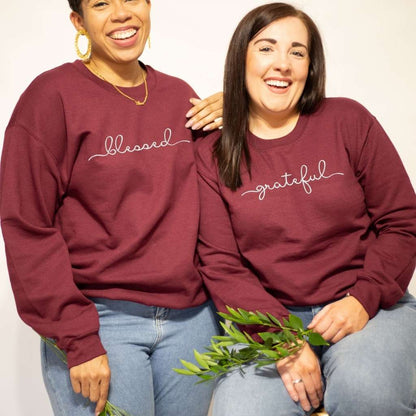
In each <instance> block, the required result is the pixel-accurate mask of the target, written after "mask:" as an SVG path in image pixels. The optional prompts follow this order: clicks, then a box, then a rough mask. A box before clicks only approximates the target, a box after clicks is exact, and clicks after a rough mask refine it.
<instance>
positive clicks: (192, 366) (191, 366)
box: [180, 360, 201, 373]
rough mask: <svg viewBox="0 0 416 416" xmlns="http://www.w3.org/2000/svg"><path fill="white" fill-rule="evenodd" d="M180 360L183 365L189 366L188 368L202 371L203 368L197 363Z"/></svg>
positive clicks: (197, 371)
mask: <svg viewBox="0 0 416 416" xmlns="http://www.w3.org/2000/svg"><path fill="white" fill-rule="evenodd" d="M180 362H181V363H182V365H183V366H184V367H185V368H187V369H188V370H191V371H193V372H194V373H199V372H200V371H201V369H200V368H199V367H197V366H196V365H195V364H193V363H190V362H189V361H185V360H180Z"/></svg>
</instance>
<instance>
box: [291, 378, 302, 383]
mask: <svg viewBox="0 0 416 416" xmlns="http://www.w3.org/2000/svg"><path fill="white" fill-rule="evenodd" d="M292 383H293V384H298V383H302V379H301V378H297V379H296V380H293V381H292Z"/></svg>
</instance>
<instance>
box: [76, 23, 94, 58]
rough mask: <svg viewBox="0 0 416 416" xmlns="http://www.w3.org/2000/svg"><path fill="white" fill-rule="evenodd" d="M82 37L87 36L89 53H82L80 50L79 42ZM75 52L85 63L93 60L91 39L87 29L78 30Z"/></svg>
mask: <svg viewBox="0 0 416 416" xmlns="http://www.w3.org/2000/svg"><path fill="white" fill-rule="evenodd" d="M80 36H85V37H86V38H87V42H88V45H87V51H86V52H85V53H82V52H81V50H80V49H79V45H78V41H79V38H80ZM75 51H76V53H77V55H78V57H79V58H80V59H82V60H83V61H84V62H87V61H89V60H90V58H91V38H90V37H89V36H88V33H87V32H86V30H85V29H80V30H78V32H77V34H76V35H75Z"/></svg>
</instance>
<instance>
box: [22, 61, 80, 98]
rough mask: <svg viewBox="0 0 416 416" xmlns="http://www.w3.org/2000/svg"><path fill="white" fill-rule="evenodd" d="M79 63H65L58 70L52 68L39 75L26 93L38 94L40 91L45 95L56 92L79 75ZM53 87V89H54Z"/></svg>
mask: <svg viewBox="0 0 416 416" xmlns="http://www.w3.org/2000/svg"><path fill="white" fill-rule="evenodd" d="M76 66H77V63H76V62H74V63H65V64H63V65H60V66H58V67H56V68H52V69H50V70H48V71H45V72H43V73H41V74H40V75H38V76H37V77H36V78H35V79H34V80H33V81H32V82H31V83H30V85H29V86H28V88H27V90H26V92H37V91H39V90H41V91H43V93H48V92H50V91H56V90H57V87H58V89H59V87H61V88H62V87H63V86H64V85H65V84H66V83H67V82H68V81H69V80H71V79H72V78H73V77H74V76H75V77H76V75H77V74H78V73H79V70H78V69H77V68H76ZM52 87H53V88H52Z"/></svg>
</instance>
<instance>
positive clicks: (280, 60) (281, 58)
mask: <svg viewBox="0 0 416 416" xmlns="http://www.w3.org/2000/svg"><path fill="white" fill-rule="evenodd" d="M273 67H274V68H273V69H274V70H275V71H279V72H281V73H287V72H289V71H290V60H289V57H288V55H287V54H286V53H285V52H283V51H281V52H278V53H277V54H276V56H275V59H274V62H273Z"/></svg>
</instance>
